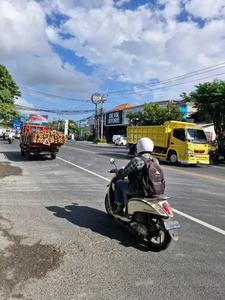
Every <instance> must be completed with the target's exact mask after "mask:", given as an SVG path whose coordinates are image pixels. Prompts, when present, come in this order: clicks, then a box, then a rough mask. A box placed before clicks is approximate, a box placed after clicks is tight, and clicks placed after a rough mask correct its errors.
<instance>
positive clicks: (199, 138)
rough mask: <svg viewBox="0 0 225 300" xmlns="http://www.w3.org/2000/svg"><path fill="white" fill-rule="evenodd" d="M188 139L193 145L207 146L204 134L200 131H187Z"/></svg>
mask: <svg viewBox="0 0 225 300" xmlns="http://www.w3.org/2000/svg"><path fill="white" fill-rule="evenodd" d="M187 134H188V139H189V140H190V142H191V143H194V144H208V140H207V137H206V135H205V132H204V131H203V130H201V129H194V128H193V129H190V128H189V129H187Z"/></svg>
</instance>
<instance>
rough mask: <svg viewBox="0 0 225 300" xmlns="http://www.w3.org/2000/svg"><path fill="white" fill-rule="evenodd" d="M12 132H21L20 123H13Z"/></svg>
mask: <svg viewBox="0 0 225 300" xmlns="http://www.w3.org/2000/svg"><path fill="white" fill-rule="evenodd" d="M12 125H13V130H21V123H13V124H12Z"/></svg>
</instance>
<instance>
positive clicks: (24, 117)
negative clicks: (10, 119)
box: [20, 114, 26, 122]
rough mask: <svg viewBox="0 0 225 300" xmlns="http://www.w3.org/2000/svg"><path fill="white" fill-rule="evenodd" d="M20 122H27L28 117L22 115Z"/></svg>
mask: <svg viewBox="0 0 225 300" xmlns="http://www.w3.org/2000/svg"><path fill="white" fill-rule="evenodd" d="M20 121H21V122H26V115H25V114H23V115H21V119H20Z"/></svg>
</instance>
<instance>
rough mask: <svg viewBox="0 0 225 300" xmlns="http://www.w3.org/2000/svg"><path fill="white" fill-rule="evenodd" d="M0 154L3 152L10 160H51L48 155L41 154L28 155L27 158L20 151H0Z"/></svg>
mask: <svg viewBox="0 0 225 300" xmlns="http://www.w3.org/2000/svg"><path fill="white" fill-rule="evenodd" d="M0 154H3V155H4V157H5V158H6V159H8V160H10V161H15V162H18V161H24V162H26V161H27V162H28V161H45V160H52V159H51V158H50V157H48V156H41V155H30V157H29V158H28V159H27V158H26V157H25V156H22V155H21V153H20V151H0Z"/></svg>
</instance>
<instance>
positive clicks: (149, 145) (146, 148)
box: [136, 137, 154, 155]
mask: <svg viewBox="0 0 225 300" xmlns="http://www.w3.org/2000/svg"><path fill="white" fill-rule="evenodd" d="M153 149H154V143H153V141H152V140H151V139H149V138H145V137H144V138H141V139H140V140H139V141H138V142H137V144H136V154H137V155H138V154H140V153H142V152H152V151H153Z"/></svg>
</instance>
